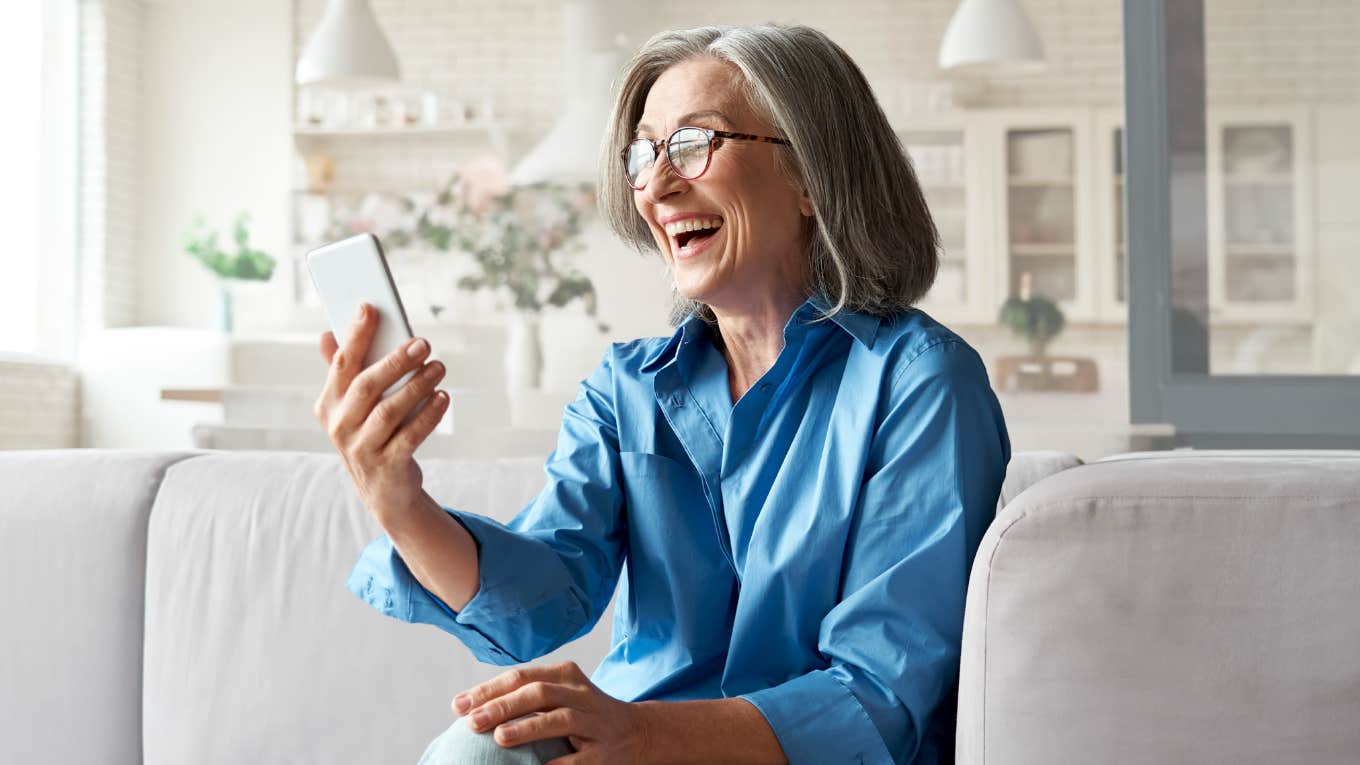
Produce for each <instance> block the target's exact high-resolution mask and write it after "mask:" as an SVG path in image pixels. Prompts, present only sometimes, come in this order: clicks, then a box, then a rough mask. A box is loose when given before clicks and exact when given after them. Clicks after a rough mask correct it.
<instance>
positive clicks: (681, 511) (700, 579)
mask: <svg viewBox="0 0 1360 765" xmlns="http://www.w3.org/2000/svg"><path fill="white" fill-rule="evenodd" d="M619 458H620V461H621V464H622V468H623V484H624V502H625V507H624V509H625V512H626V513H627V517H628V561H627V565H626V567H625V576H624V577H623V581H622V583H621V587H623V588H624V591H621V592H620V593H619V600H618V609H619V611H618V618H617V619H616V621H615V631H616V633H617V632H618V631H620V630H621V631H622V632H623V633H624V636H627V637H629V638H643V639H647V640H674V641H677V642H679V643H680V644H682V645H685V646H687V647H690V648H704V647H719V646H720V647H723V648H725V647H726V645H727V641H728V638H729V636H730V634H731V624H730V619H731V616H730V615H731V613H732V608H733V604H734V600H735V597H736V578H735V577H734V576H733V575H732V569H731V566H729V565H728V563H727V559H726V558H725V557H724V556H723V553H722V549H721V547H720V546H719V543H718V536H717V529H716V528H715V527H714V524H713V512H712V510H711V509H710V508H709V505H708V501H707V500H706V499H705V497H704V490H703V483H702V482H701V480H700V478H699V474H698V472H696V471H695V470H694V468H693V467H692V466H690V465H688V464H685V463H681V462H678V461H676V460H673V459H670V458H668V457H662V456H660V455H657V454H648V453H643V452H621V453H620V454H619Z"/></svg>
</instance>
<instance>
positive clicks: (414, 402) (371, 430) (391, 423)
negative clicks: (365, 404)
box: [362, 361, 447, 445]
mask: <svg viewBox="0 0 1360 765" xmlns="http://www.w3.org/2000/svg"><path fill="white" fill-rule="evenodd" d="M444 372H445V370H444V364H443V363H441V362H439V361H431V362H430V363H428V364H426V365H425V366H424V368H422V369H421V370H420V371H419V372H417V373H416V374H415V376H414V377H412V378H411V379H410V380H407V381H406V384H404V385H402V386H401V387H400V388H398V389H397V392H396V393H393V394H392V395H390V396H388V397H387V398H385V399H383V400H382V401H380V402H379V403H378V405H377V406H376V407H374V408H373V411H372V413H370V414H369V415H368V419H367V420H365V421H364V424H363V426H362V427H363V430H364V431H365V432H364V433H363V434H362V436H363V437H364V438H365V439H367V440H369V441H370V442H371V443H374V444H384V445H386V444H387V443H388V442H389V441H390V440H391V438H392V436H393V434H394V433H395V432H396V431H397V429H398V428H400V427H403V425H404V424H405V425H410V424H412V423H414V422H416V421H417V420H419V419H420V418H421V417H422V416H426V415H433V413H432V412H431V411H430V407H429V406H425V407H424V408H422V409H421V411H420V414H418V415H415V416H412V414H411V413H412V412H413V411H414V410H415V409H416V408H417V407H418V406H420V403H421V402H422V401H425V400H426V399H427V398H429V395H430V393H431V392H433V391H434V387H435V386H436V385H438V384H439V381H440V380H442V379H444ZM444 401H445V402H446V401H447V394H446V396H445V399H444ZM427 403H439V402H437V401H434V400H431V401H429V402H427ZM442 414H443V413H442V412H440V413H438V415H433V416H434V425H432V426H431V428H432V429H433V427H434V426H437V425H438V424H439V420H440V417H442ZM412 435H414V434H412ZM425 435H429V434H428V433H426V434H425ZM421 440H422V441H423V440H424V439H423V438H422V439H421ZM416 443H417V445H419V443H420V442H419V441H418V442H416Z"/></svg>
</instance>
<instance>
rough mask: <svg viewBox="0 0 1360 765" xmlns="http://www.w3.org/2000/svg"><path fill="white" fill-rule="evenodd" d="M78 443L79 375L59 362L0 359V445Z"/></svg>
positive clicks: (35, 446) (64, 446) (21, 446)
mask: <svg viewBox="0 0 1360 765" xmlns="http://www.w3.org/2000/svg"><path fill="white" fill-rule="evenodd" d="M79 445H80V377H79V375H78V374H77V373H76V371H75V370H73V369H71V368H70V367H67V366H65V365H62V364H37V363H30V362H23V363H19V362H13V361H5V360H0V449H67V448H74V447H77V446H79Z"/></svg>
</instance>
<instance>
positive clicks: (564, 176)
mask: <svg viewBox="0 0 1360 765" xmlns="http://www.w3.org/2000/svg"><path fill="white" fill-rule="evenodd" d="M606 11H607V9H606V8H605V6H604V4H603V3H602V2H601V0H566V2H564V3H563V4H562V27H563V38H564V39H563V43H564V45H563V51H562V54H563V55H562V59H563V60H562V72H563V79H564V80H565V82H564V83H563V86H564V87H563V90H562V92H563V94H564V95H565V98H564V99H563V104H562V115H561V116H560V117H558V119H557V121H556V122H555V123H554V124H553V126H552V127H551V128H550V129H549V130H548V133H547V135H545V136H544V137H543V139H542V140H541V141H539V142H538V144H537V145H536V146H534V148H533V149H532V150H530V151H529V153H528V154H526V155H525V156H524V158H523V159H521V160H520V161H519V162H518V163H517V164H516V165H515V167H514V169H513V170H511V172H510V183H511V184H513V185H516V186H522V185H527V184H531V183H540V182H544V181H546V182H550V183H567V184H571V183H591V184H593V183H595V181H596V179H597V177H598V175H597V174H598V172H599V161H600V150H601V145H602V143H603V141H604V138H605V128H606V123H608V121H609V110H610V108H611V107H612V106H613V102H612V99H611V96H610V86H611V84H612V83H613V80H614V76H615V75H617V74H618V72H619V69H621V68H622V66H623V53H622V52H621V51H620V50H619V49H618V47H617V46H615V45H614V44H613V43H612V41H611V39H610V36H609V28H610V24H609V21H610V18H609V14H608V13H607V12H606Z"/></svg>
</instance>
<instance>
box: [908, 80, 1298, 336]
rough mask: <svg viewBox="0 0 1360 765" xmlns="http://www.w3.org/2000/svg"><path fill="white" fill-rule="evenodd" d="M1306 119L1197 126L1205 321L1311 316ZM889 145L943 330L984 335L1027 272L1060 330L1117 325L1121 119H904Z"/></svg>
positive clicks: (1122, 289) (1278, 115) (1250, 115)
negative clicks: (1065, 325)
mask: <svg viewBox="0 0 1360 765" xmlns="http://www.w3.org/2000/svg"><path fill="white" fill-rule="evenodd" d="M1308 114H1309V112H1308V109H1307V108H1306V107H1289V106H1281V107H1261V108H1252V109H1229V108H1218V109H1211V110H1210V111H1209V113H1208V115H1207V118H1206V128H1207V136H1206V139H1207V140H1206V151H1207V154H1208V156H1207V161H1206V172H1207V175H1206V187H1207V188H1206V190H1207V199H1206V205H1207V216H1208V219H1207V221H1206V223H1207V231H1208V241H1207V245H1208V278H1209V285H1208V291H1209V307H1210V314H1211V318H1212V319H1214V320H1215V321H1216V322H1229V323H1231V322H1239V321H1243V322H1262V321H1266V322H1304V321H1310V320H1311V318H1312V315H1313V312H1314V306H1313V300H1312V299H1311V295H1312V294H1313V291H1314V289H1315V285H1314V266H1313V254H1312V253H1313V231H1312V215H1313V213H1312V209H1313V203H1312V187H1311V183H1312V180H1311V172H1312V171H1311V163H1312V161H1313V160H1312V151H1311V146H1310V135H1311V133H1310V121H1309V117H1308ZM898 135H899V136H900V137H901V139H902V143H903V146H904V147H905V148H906V150H907V153H908V155H910V156H911V157H912V159H913V163H914V165H915V167H916V170H917V175H918V178H919V180H920V181H921V184H922V186H923V188H924V189H925V192H926V200H927V202H928V203H929V205H930V210H931V213H932V215H933V216H934V217H935V221H936V227H937V228H939V230H940V233H941V238H942V240H943V246H944V249H945V253H944V254H943V256H942V259H941V269H940V277H939V279H938V280H937V282H936V286H935V288H934V289H933V290H932V291H931V294H930V295H929V296H928V298H927V300H925V301H923V303H922V308H924V309H925V310H927V311H928V312H930V313H931V314H932V315H934V316H936V317H938V318H939V319H941V320H942V321H945V322H956V323H992V322H994V321H995V320H996V313H997V310H998V308H999V307H1000V305H1001V304H1002V302H1004V301H1005V299H1006V298H1007V297H1009V296H1010V295H1013V294H1016V293H1017V292H1018V291H1019V284H1020V281H1021V279H1022V277H1023V275H1025V274H1029V277H1030V283H1031V287H1032V290H1033V291H1034V292H1035V293H1037V294H1043V295H1046V296H1048V297H1050V298H1052V299H1054V300H1055V301H1057V302H1058V304H1059V305H1060V306H1061V307H1062V309H1063V313H1064V314H1065V315H1066V317H1067V319H1068V320H1069V321H1077V322H1101V323H1121V322H1124V321H1126V319H1127V316H1128V304H1127V302H1126V297H1127V295H1126V293H1127V285H1126V283H1125V279H1126V277H1125V273H1126V270H1125V257H1126V253H1125V244H1124V237H1125V232H1124V226H1125V222H1124V190H1125V186H1124V178H1125V174H1124V167H1123V149H1122V143H1123V110H1122V109H1118V108H1114V109H1051V110H1050V109H1043V110H1030V109H982V110H967V111H960V112H951V113H947V114H933V115H929V116H928V117H927V118H913V119H910V120H904V121H903V122H902V125H901V126H900V127H899V129H898ZM960 165H961V167H960ZM941 167H943V168H944V170H941V169H940V168H941ZM960 178H962V184H963V185H962V188H960V187H959V186H958V184H959V180H960Z"/></svg>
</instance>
